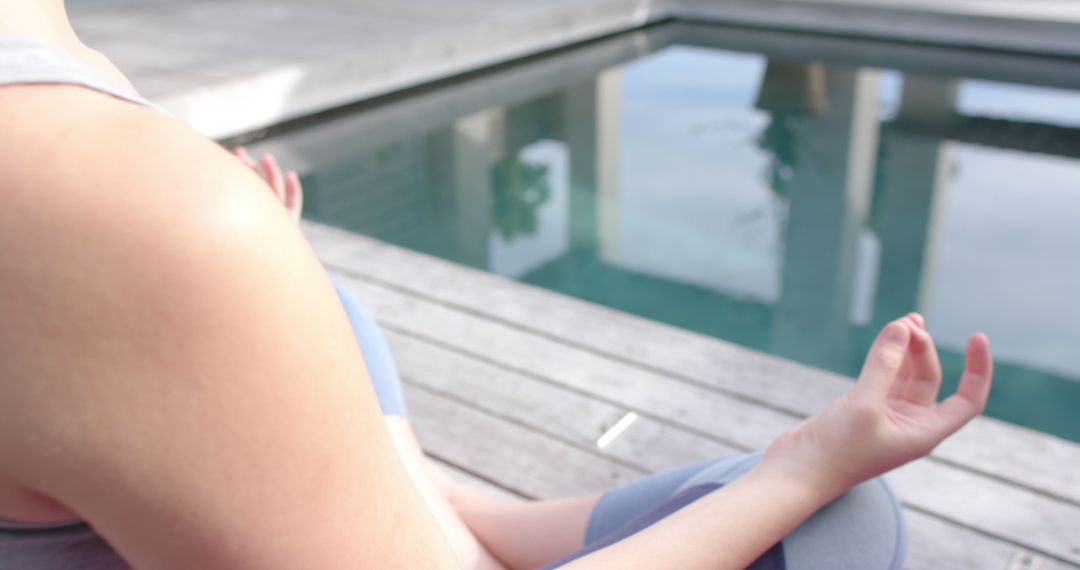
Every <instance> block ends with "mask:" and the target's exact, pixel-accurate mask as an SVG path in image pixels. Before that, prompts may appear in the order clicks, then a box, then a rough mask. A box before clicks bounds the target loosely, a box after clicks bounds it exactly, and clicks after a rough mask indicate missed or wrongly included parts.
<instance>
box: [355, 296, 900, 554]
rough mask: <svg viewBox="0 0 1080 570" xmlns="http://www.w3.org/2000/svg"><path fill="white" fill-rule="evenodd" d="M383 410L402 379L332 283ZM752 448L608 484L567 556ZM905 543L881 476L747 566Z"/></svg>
mask: <svg viewBox="0 0 1080 570" xmlns="http://www.w3.org/2000/svg"><path fill="white" fill-rule="evenodd" d="M335 287H336V289H337V292H338V296H339V297H340V298H341V303H342V306H344V308H345V312H346V313H347V314H348V316H349V322H350V323H351V324H352V328H353V334H354V335H355V336H356V339H357V343H358V344H359V345H360V350H361V351H362V352H363V354H364V361H365V364H366V365H367V369H368V375H369V376H371V381H372V383H373V384H374V386H375V394H376V396H377V397H378V399H379V405H380V406H381V407H382V411H383V414H385V415H405V413H406V410H405V399H404V398H403V396H402V393H401V380H400V378H399V377H398V373H397V368H396V367H395V366H394V361H393V358H392V357H391V355H390V349H389V347H388V346H387V344H386V340H385V339H384V338H383V336H382V333H381V332H380V331H379V328H378V325H377V324H376V323H375V319H374V318H372V316H371V314H370V313H369V312H368V311H367V309H365V308H364V306H363V305H362V304H361V303H360V302H359V301H358V300H357V299H356V298H355V297H354V296H353V295H352V294H351V293H349V292H348V291H347V290H346V289H344V288H342V287H341V286H339V285H338V284H336V283H335ZM759 458H760V454H758V453H750V454H740V455H734V456H731V457H726V458H723V459H719V460H715V461H707V462H704V463H698V464H696V465H691V466H689V467H683V468H681V469H675V470H672V471H666V472H663V473H658V474H656V475H652V476H649V477H646V478H644V479H641V480H640V481H636V482H634V483H630V484H627V485H624V486H622V487H618V488H616V489H612V490H611V491H608V492H607V493H604V495H603V496H602V497H601V498H600V501H599V502H598V503H597V504H596V507H595V508H594V509H593V512H592V514H591V515H590V518H589V524H588V527H587V529H586V533H585V537H584V538H583V543H584V544H585V549H584V550H582V551H581V552H579V553H577V554H575V555H574V556H572V557H570V558H568V559H566V560H562V561H559V562H557V563H555V564H552V565H549V566H548V568H556V567H558V566H560V565H562V564H565V563H566V562H568V561H569V560H572V559H574V558H577V557H580V556H584V555H585V554H587V553H588V552H591V551H592V550H595V549H597V548H601V547H603V546H605V545H607V544H610V543H612V542H615V541H617V540H619V539H621V538H625V537H626V536H629V535H631V534H633V533H634V532H637V531H638V530H641V529H642V528H645V527H647V526H648V525H649V524H652V523H654V522H656V521H658V520H660V519H661V518H663V517H664V516H667V515H668V514H671V513H672V512H674V511H676V510H678V509H679V508H681V507H683V506H685V505H686V504H688V503H689V502H692V501H694V500H696V499H698V498H700V497H701V496H704V495H705V494H707V493H708V492H709V491H712V490H714V489H716V488H719V487H721V486H723V485H725V484H727V483H730V482H731V481H734V480H735V479H736V478H738V477H739V476H741V475H742V474H744V473H746V472H747V471H749V470H750V468H751V467H753V465H754V464H755V463H757V461H758V459H759ZM905 546H906V541H905V531H904V520H903V516H902V513H901V511H900V505H899V504H898V503H897V501H896V497H895V496H894V495H893V493H892V491H891V490H890V489H889V486H888V485H887V484H886V483H885V480H884V479H880V478H879V479H873V480H871V481H868V482H866V483H863V484H862V485H859V486H858V487H855V488H854V489H852V490H851V491H849V492H848V493H847V494H845V495H844V496H842V497H840V498H839V499H837V500H836V501H834V502H833V503H831V504H829V505H828V506H826V507H825V508H823V509H821V510H820V511H818V512H817V513H816V514H815V515H814V516H812V517H811V518H810V519H809V520H807V521H806V522H805V523H803V524H802V525H801V526H800V527H799V528H797V529H795V531H794V532H792V533H791V534H789V535H788V536H787V537H785V538H784V540H783V541H781V543H780V544H777V545H776V546H774V547H773V548H772V549H770V550H769V551H768V552H766V553H765V554H764V555H762V557H761V558H760V559H758V561H757V562H756V563H755V564H754V565H752V566H751V568H752V569H754V570H826V569H828V570H854V569H858V570H878V569H881V570H898V569H899V568H900V567H901V564H902V563H903V559H904V550H905Z"/></svg>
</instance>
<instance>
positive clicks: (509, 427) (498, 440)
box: [392, 335, 1076, 570]
mask: <svg viewBox="0 0 1080 570" xmlns="http://www.w3.org/2000/svg"><path fill="white" fill-rule="evenodd" d="M392 336H393V335H392ZM401 338H402V337H397V338H396V340H395V341H394V343H393V344H394V350H395V352H397V353H399V357H400V358H401V360H402V364H403V365H404V367H405V368H406V370H407V372H406V374H407V375H409V377H410V381H412V377H413V375H414V374H419V375H426V374H427V372H419V371H418V370H417V369H416V368H414V367H413V365H414V364H415V363H416V362H417V361H416V360H413V359H414V358H424V359H428V358H432V357H433V355H437V354H438V353H439V351H440V350H441V349H438V348H435V347H433V348H432V351H431V352H423V351H421V352H416V351H415V350H414V348H415V347H413V348H404V346H405V343H402V342H400V341H401ZM412 342H413V343H415V344H422V343H420V342H418V341H412ZM443 352H444V353H445V354H446V355H450V358H448V359H443V358H439V357H437V356H436V357H434V359H435V360H439V361H441V362H440V363H441V364H443V365H447V366H448V369H449V370H456V369H457V367H456V365H455V364H454V363H453V362H452V360H453V357H452V353H451V352H449V351H443ZM446 360H450V361H449V362H448V361H446ZM457 370H458V371H459V373H460V374H463V375H464V374H474V373H478V372H483V370H473V369H470V368H468V367H464V368H461V369H457ZM519 380H521V381H525V379H524V378H519ZM407 391H408V397H409V398H410V403H413V402H414V401H416V404H413V407H414V412H415V413H417V414H424V415H429V414H433V413H440V414H444V416H443V417H444V419H445V418H446V417H447V414H446V408H453V407H461V408H465V409H464V410H462V412H463V413H464V414H465V415H467V416H470V417H475V416H476V415H477V414H483V413H484V412H477V411H476V410H473V409H469V408H466V407H465V406H464V404H461V403H458V402H455V401H454V400H451V399H448V398H447V399H443V400H442V401H437V402H435V403H434V404H433V402H432V401H431V400H439V396H438V395H435V396H433V397H429V396H428V395H427V394H425V393H424V392H423V391H418V390H415V389H411V388H410V389H408V390H407ZM417 419H420V418H419V417H418V418H417ZM476 421H478V422H480V423H484V424H486V426H487V427H488V428H490V429H488V430H487V431H484V432H479V433H483V434H484V437H485V438H486V439H487V441H486V445H487V446H488V449H489V450H490V449H494V450H496V453H495V454H494V455H496V456H499V455H513V456H519V455H528V456H532V457H534V458H537V459H539V460H541V461H548V462H551V463H555V464H559V465H565V463H564V461H563V456H562V455H561V443H560V442H557V441H552V442H548V443H545V442H543V441H542V440H543V438H544V436H539V437H533V438H530V439H531V441H523V440H522V439H521V438H519V437H516V436H515V434H514V432H515V431H516V430H515V427H516V426H515V425H514V424H513V423H511V422H510V421H509V420H506V419H499V418H497V417H490V418H486V419H477V420H476ZM441 423H442V422H429V423H424V422H421V424H420V425H421V427H420V428H419V429H420V431H421V438H422V439H423V440H424V442H425V444H427V445H426V447H427V448H428V450H429V452H431V453H433V454H435V455H436V456H444V457H447V456H448V457H454V458H471V459H469V460H470V461H472V460H473V459H476V457H475V451H474V450H473V445H474V444H473V443H472V441H471V440H472V438H474V437H476V433H474V434H472V437H466V438H455V437H434V436H438V435H439V433H438V432H441V431H443V430H445V427H444V426H443V425H441ZM500 424H501V425H500ZM429 430H435V432H436V433H428V431H429ZM631 431H632V430H631ZM628 433H629V432H628ZM534 435H535V434H534ZM552 452H554V453H557V454H558V455H551V456H548V455H547V454H548V453H552ZM480 459H481V461H479V462H478V463H479V466H478V467H474V469H477V470H479V471H480V472H481V473H482V474H483V477H484V478H486V479H490V480H493V481H496V482H497V484H498V486H495V485H491V484H490V483H487V481H484V480H482V479H479V478H477V477H476V476H475V475H473V474H471V473H469V472H467V471H463V470H461V469H458V468H452V469H453V470H454V471H455V474H456V476H458V477H464V478H466V480H467V481H469V482H472V483H473V484H475V483H476V482H477V481H480V482H481V484H482V485H484V486H487V487H489V488H494V489H495V490H496V493H497V495H498V496H504V497H505V496H506V495H507V493H506V491H504V490H502V489H503V487H512V488H516V489H519V490H520V492H521V493H523V494H525V495H530V496H545V495H544V493H545V490H546V489H547V488H548V487H549V485H550V481H549V480H546V479H545V478H544V477H542V476H540V477H537V476H536V475H535V474H534V472H532V471H531V470H524V471H523V470H520V469H518V466H517V465H515V464H514V463H513V462H500V461H490V460H489V458H488V457H485V458H480ZM597 459H599V460H600V461H602V459H600V458H599V455H598V456H597ZM567 468H572V466H567ZM516 496H517V495H510V500H513V498H514V497H516ZM546 496H552V495H546ZM905 516H906V519H907V526H908V541H909V542H908V559H907V562H906V564H905V565H904V567H905V568H906V569H908V570H939V569H943V568H946V569H956V570H963V569H971V570H983V569H987V568H1006V565H1007V564H1008V563H1009V562H1010V561H1012V560H1014V559H1019V558H1020V557H1021V556H1023V555H1024V551H1023V550H1022V549H1019V548H1017V547H1016V546H1015V545H1012V544H1009V543H1007V542H1004V541H1001V540H996V539H993V538H990V537H987V536H985V535H982V534H979V533H977V532H974V531H971V530H969V529H966V528H963V527H961V526H958V525H955V524H951V523H949V522H947V521H943V520H941V519H939V518H936V517H934V516H930V515H927V514H925V513H921V512H918V511H912V510H911V509H906V513H905ZM1027 556H1030V557H1031V560H1033V561H1035V562H1036V563H1037V564H1032V565H1030V566H1028V567H1029V568H1041V569H1043V570H1057V569H1062V568H1076V567H1075V566H1072V565H1068V564H1063V563H1060V562H1057V561H1054V560H1047V559H1045V558H1041V557H1039V556H1038V555H1033V554H1027ZM1040 564H1041V565H1040Z"/></svg>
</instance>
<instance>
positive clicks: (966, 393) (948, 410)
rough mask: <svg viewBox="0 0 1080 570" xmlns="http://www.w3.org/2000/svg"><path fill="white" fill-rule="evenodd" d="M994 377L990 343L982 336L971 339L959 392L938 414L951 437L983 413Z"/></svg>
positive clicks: (957, 390) (940, 406) (942, 404)
mask: <svg viewBox="0 0 1080 570" xmlns="http://www.w3.org/2000/svg"><path fill="white" fill-rule="evenodd" d="M993 377H994V361H993V357H992V355H991V354H990V340H989V339H988V338H986V335H984V334H982V333H978V334H975V335H973V336H972V337H971V339H970V340H968V346H967V361H966V363H965V365H964V375H963V376H961V377H960V385H959V386H958V387H957V388H956V393H955V394H953V395H952V396H949V397H948V398H947V399H946V400H945V401H944V402H942V403H941V405H939V406H938V408H937V411H938V415H939V416H940V417H941V419H942V421H943V422H944V424H945V427H946V430H947V432H948V433H946V434H944V435H943V436H942V437H945V436H948V435H949V434H951V433H953V432H955V431H956V430H958V429H960V428H961V427H963V426H964V424H966V423H967V422H969V421H971V419H972V418H974V417H975V416H977V415H979V414H980V413H982V411H983V409H984V408H985V407H986V399H987V398H988V397H989V396H990V384H991V383H992V381H993Z"/></svg>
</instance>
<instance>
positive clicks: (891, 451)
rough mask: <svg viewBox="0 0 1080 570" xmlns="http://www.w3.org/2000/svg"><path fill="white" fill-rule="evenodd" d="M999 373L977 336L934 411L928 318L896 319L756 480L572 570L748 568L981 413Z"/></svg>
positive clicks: (765, 461)
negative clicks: (951, 390) (846, 382)
mask: <svg viewBox="0 0 1080 570" xmlns="http://www.w3.org/2000/svg"><path fill="white" fill-rule="evenodd" d="M992 375H993V362H992V360H991V356H990V346H989V342H988V341H987V339H986V337H985V336H984V335H981V334H978V335H975V336H973V337H972V338H971V340H970V341H969V343H968V350H967V363H966V367H965V370H964V374H963V376H962V378H961V380H960V385H959V387H958V389H957V392H956V394H954V395H953V396H951V397H949V398H948V399H946V400H945V401H944V402H942V403H941V404H940V405H935V403H934V402H935V400H936V398H937V394H938V390H939V389H940V386H941V368H940V364H939V361H938V357H937V352H936V350H935V348H934V343H933V340H932V339H931V338H930V335H929V334H928V333H927V332H926V331H925V329H924V328H923V321H922V317H921V316H919V315H917V314H911V315H908V316H907V317H905V318H903V319H900V320H897V321H894V322H892V323H890V324H889V325H888V326H887V327H886V328H885V329H884V330H883V331H882V333H881V335H879V336H878V339H877V340H876V342H875V343H874V346H873V347H872V348H871V350H870V353H869V354H868V355H867V359H866V364H865V365H864V367H863V370H862V373H861V374H860V376H859V379H858V381H857V382H856V383H855V385H854V386H853V387H852V388H851V389H850V390H849V391H848V392H847V393H845V394H844V395H843V396H842V397H840V398H839V399H837V400H836V401H834V402H833V403H832V404H830V405H829V406H828V407H827V408H826V409H825V410H823V411H822V412H820V413H818V414H816V415H815V416H813V417H811V418H809V419H808V420H806V421H804V422H802V423H800V424H799V425H797V426H795V428H793V429H792V430H790V431H789V432H787V433H786V434H784V435H783V436H781V437H780V438H779V439H777V441H776V442H774V443H773V444H772V445H771V446H770V447H769V449H768V450H767V451H766V453H765V456H764V457H763V458H762V460H761V462H760V463H759V464H758V465H757V466H756V467H755V468H754V469H753V470H752V471H751V472H750V473H748V474H747V475H745V476H743V477H741V478H739V479H737V480H736V481H735V482H733V483H731V484H730V485H727V486H725V487H723V488H721V489H719V490H717V491H714V492H712V493H711V494H709V495H708V496H706V497H704V498H702V499H701V500H698V501H696V502H694V503H691V504H690V505H688V506H686V507H684V508H683V509H681V510H679V511H677V512H675V513H674V514H672V515H670V516H669V517H667V518H665V519H663V520H661V521H660V522H658V523H656V524H654V525H652V526H651V527H649V528H647V529H645V530H643V531H641V532H640V533H638V534H635V535H633V536H631V537H629V538H627V539H624V540H623V541H621V542H618V543H615V544H613V545H611V546H609V547H607V548H605V549H602V550H598V551H596V552H594V553H592V554H590V555H588V556H586V557H584V558H581V559H579V560H577V561H575V562H572V563H571V564H569V565H567V566H566V568H568V569H569V568H582V569H586V568H659V567H663V568H681V569H686V570H694V569H702V570H705V569H709V570H716V569H738V568H745V567H747V566H748V565H750V563H751V562H753V561H754V560H755V559H756V558H757V557H758V556H760V555H761V554H762V553H763V552H765V551H766V550H767V549H768V548H769V547H771V546H772V545H773V544H775V543H776V542H778V541H780V539H781V538H783V537H784V536H785V535H786V534H788V533H789V532H791V531H792V530H794V529H795V527H796V526H798V525H799V524H800V523H801V522H802V521H803V520H805V519H806V518H808V517H809V516H810V515H812V514H813V513H814V512H815V511H817V510H818V509H820V508H821V507H823V506H825V505H826V504H828V503H829V502H830V501H832V500H833V499H835V498H836V497H838V496H839V495H841V494H843V493H844V492H845V491H847V490H848V489H850V488H851V487H853V486H854V485H856V484H858V483H860V482H862V481H864V480H866V479H869V478H871V477H874V476H876V475H880V474H882V473H884V472H886V471H889V470H891V469H893V468H895V467H898V466H900V465H903V464H904V463H907V462H908V461H911V460H913V459H916V458H919V457H922V456H925V455H926V454H928V453H930V451H931V450H932V449H933V448H934V447H935V446H936V445H937V444H938V443H940V442H941V441H942V440H943V439H945V438H946V437H948V436H949V435H951V434H952V433H954V432H956V431H957V430H959V429H960V428H961V427H963V426H964V424H966V423H967V422H968V421H970V420H971V419H972V418H974V417H975V416H977V415H978V414H979V413H980V412H981V411H982V410H983V408H984V406H985V405H986V399H987V396H988V395H989V391H990V383H991V378H992Z"/></svg>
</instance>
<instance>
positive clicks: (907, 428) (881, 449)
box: [760, 313, 993, 497]
mask: <svg viewBox="0 0 1080 570" xmlns="http://www.w3.org/2000/svg"><path fill="white" fill-rule="evenodd" d="M992 375H993V361H992V360H991V355H990V342H989V340H988V339H987V338H986V335H983V334H981V333H980V334H975V335H973V336H972V337H971V339H970V340H969V341H968V346H967V362H966V365H965V368H964V374H963V376H962V377H961V378H960V385H959V387H958V388H957V391H956V393H955V394H953V395H952V396H950V397H949V398H948V399H946V400H945V401H943V402H941V403H940V404H935V401H936V400H937V395H938V390H939V389H940V387H941V364H940V362H939V360H938V355H937V350H936V348H935V347H934V341H933V339H932V338H931V337H930V334H929V333H928V332H926V330H925V328H924V322H923V318H922V316H920V315H919V314H917V313H911V314H909V315H907V316H906V317H904V318H902V319H899V320H896V321H893V322H891V323H889V325H888V326H886V327H885V328H884V329H883V330H882V332H881V334H879V335H878V338H877V340H876V341H875V342H874V345H873V346H872V347H871V349H870V353H869V354H868V355H867V357H866V363H865V364H864V365H863V369H862V373H861V374H860V375H859V379H858V381H857V382H856V383H855V385H854V386H853V387H852V388H851V389H850V390H848V391H847V392H846V393H845V394H844V395H843V396H841V397H840V398H838V399H837V400H835V401H834V402H832V403H831V404H830V405H829V406H828V407H827V408H825V409H824V410H823V411H821V412H820V413H818V414H816V415H814V416H813V417H810V418H808V419H807V420H805V421H803V422H801V423H799V424H798V425H796V426H795V427H794V428H792V429H791V430H789V431H788V432H787V433H785V434H784V435H782V436H780V438H778V439H777V440H776V441H775V442H773V444H772V445H771V446H769V449H768V450H767V451H766V453H765V457H764V458H763V460H762V463H761V465H760V468H762V469H764V470H773V471H776V472H779V473H781V474H784V475H785V476H794V477H797V478H802V479H804V480H805V479H811V480H812V481H813V483H814V485H815V486H816V487H817V488H818V489H820V490H822V491H823V492H825V493H827V494H828V495H830V496H833V497H835V496H839V495H840V494H842V493H843V492H845V491H846V490H847V489H849V488H851V487H852V486H854V485H856V484H858V483H860V482H862V481H865V480H866V479H869V478H871V477H874V476H877V475H880V474H882V473H884V472H886V471H889V470H891V469H894V468H896V467H899V466H900V465H903V464H905V463H907V462H909V461H911V460H913V459H917V458H919V457H923V456H925V455H927V454H929V453H930V451H931V450H933V449H934V447H936V446H937V444H938V443H940V442H941V441H942V440H943V439H945V438H946V437H948V436H950V435H952V434H953V433H955V432H956V431H957V430H959V429H960V428H961V427H963V426H964V424H966V423H967V422H969V421H970V420H971V419H972V418H974V417H975V416H977V415H979V413H980V412H982V410H983V408H984V407H985V406H986V399H987V396H988V395H989V392H990V382H991V377H992Z"/></svg>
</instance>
